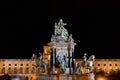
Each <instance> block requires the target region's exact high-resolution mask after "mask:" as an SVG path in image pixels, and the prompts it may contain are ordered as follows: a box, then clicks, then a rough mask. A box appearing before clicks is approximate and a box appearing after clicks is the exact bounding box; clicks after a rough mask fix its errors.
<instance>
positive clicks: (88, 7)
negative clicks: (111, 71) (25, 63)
mask: <svg viewBox="0 0 120 80" xmlns="http://www.w3.org/2000/svg"><path fill="white" fill-rule="evenodd" d="M40 1H41V0H37V1H36V0H32V1H24V2H22V1H21V2H19V1H9V2H6V1H4V2H0V8H1V9H0V58H31V55H32V53H38V52H39V51H40V52H42V51H43V45H46V44H47V43H49V41H50V38H51V35H52V34H53V33H54V23H55V22H58V21H59V19H60V18H62V19H63V21H64V22H65V23H67V26H65V28H66V29H67V30H68V32H69V34H73V38H74V40H75V42H76V43H77V45H76V47H75V57H76V58H82V56H83V54H84V53H85V52H87V53H88V56H90V55H91V54H95V55H96V58H120V47H119V45H120V38H119V34H120V31H119V26H120V24H119V19H120V12H119V10H120V9H119V8H120V7H119V2H117V1H114V2H113V0H96V1H90V0H54V1H53V0H48V1H47V0H43V1H41V2H40Z"/></svg>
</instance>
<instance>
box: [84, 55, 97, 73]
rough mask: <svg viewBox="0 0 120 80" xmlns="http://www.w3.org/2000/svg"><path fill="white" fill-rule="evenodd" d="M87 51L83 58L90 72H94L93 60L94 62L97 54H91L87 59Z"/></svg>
mask: <svg viewBox="0 0 120 80" xmlns="http://www.w3.org/2000/svg"><path fill="white" fill-rule="evenodd" d="M86 55H87V53H85V54H84V56H83V58H84V65H83V66H84V67H85V68H86V69H89V72H92V71H93V62H94V59H95V55H91V56H90V57H89V59H87V57H86Z"/></svg>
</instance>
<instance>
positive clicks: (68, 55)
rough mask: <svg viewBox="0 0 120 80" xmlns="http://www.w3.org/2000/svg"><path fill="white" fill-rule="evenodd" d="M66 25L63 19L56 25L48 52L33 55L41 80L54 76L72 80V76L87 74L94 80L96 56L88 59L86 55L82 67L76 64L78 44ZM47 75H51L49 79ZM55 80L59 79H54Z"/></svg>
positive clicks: (89, 78)
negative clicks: (76, 47)
mask: <svg viewBox="0 0 120 80" xmlns="http://www.w3.org/2000/svg"><path fill="white" fill-rule="evenodd" d="M65 25H67V24H66V23H63V20H62V19H60V20H59V22H58V24H57V23H55V26H54V28H55V29H54V34H53V35H52V37H51V41H50V43H48V46H49V47H48V48H49V49H48V50H49V51H48V52H46V51H45V52H44V53H43V54H42V53H39V56H38V57H37V56H36V55H35V54H33V55H32V59H34V60H35V62H36V65H35V66H36V68H37V70H38V73H37V74H39V75H38V76H39V79H44V78H43V76H44V77H45V78H46V80H47V79H49V78H50V76H52V77H53V78H54V77H57V78H59V80H63V79H66V80H67V79H68V77H69V79H68V80H72V79H73V77H72V75H74V74H75V75H79V74H85V76H86V78H87V79H88V80H94V73H93V62H94V58H95V56H94V55H91V56H90V57H89V59H87V57H86V53H85V55H84V61H83V64H82V65H80V64H79V63H75V62H74V61H75V60H74V50H75V45H76V43H75V42H74V39H73V38H72V34H70V35H69V34H68V31H67V29H65V28H64V26H65ZM83 69H84V70H83ZM85 70H86V71H87V72H86V71H85ZM43 74H44V75H43ZM47 74H49V75H50V76H48V78H47ZM81 77H82V75H81ZM53 80H57V79H55V78H54V79H53Z"/></svg>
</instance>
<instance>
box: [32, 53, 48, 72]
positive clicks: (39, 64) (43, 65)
mask: <svg viewBox="0 0 120 80" xmlns="http://www.w3.org/2000/svg"><path fill="white" fill-rule="evenodd" d="M39 55H40V56H39V57H37V55H35V54H33V55H32V59H34V60H35V62H36V65H35V66H36V67H40V72H42V73H43V72H45V73H48V63H46V62H44V61H43V60H42V55H41V54H39ZM43 69H44V70H43Z"/></svg>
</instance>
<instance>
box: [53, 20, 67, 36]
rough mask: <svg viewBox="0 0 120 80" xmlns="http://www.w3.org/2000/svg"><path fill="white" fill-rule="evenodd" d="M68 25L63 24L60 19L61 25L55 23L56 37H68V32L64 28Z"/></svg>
mask: <svg viewBox="0 0 120 80" xmlns="http://www.w3.org/2000/svg"><path fill="white" fill-rule="evenodd" d="M64 25H67V24H66V23H63V20H62V19H60V21H59V23H58V24H57V23H55V35H61V36H62V37H67V36H68V31H67V29H65V28H64V27H63V26H64Z"/></svg>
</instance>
